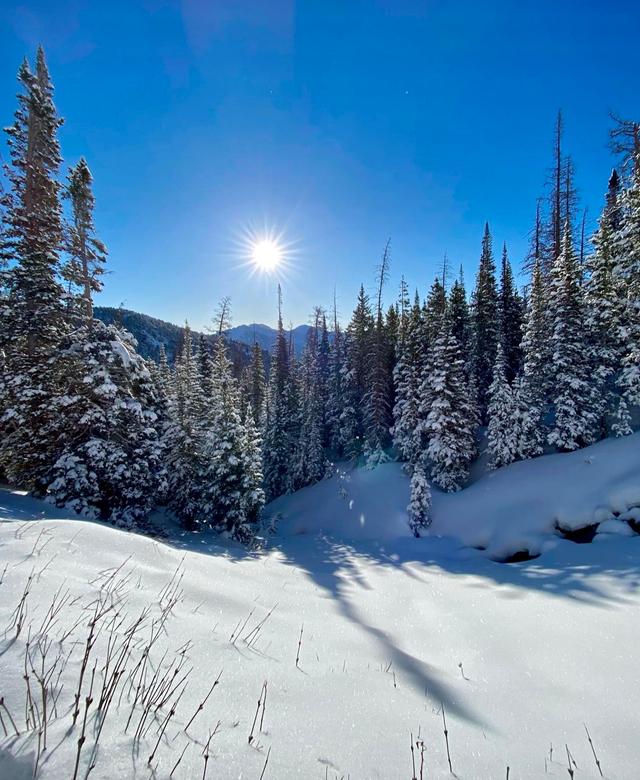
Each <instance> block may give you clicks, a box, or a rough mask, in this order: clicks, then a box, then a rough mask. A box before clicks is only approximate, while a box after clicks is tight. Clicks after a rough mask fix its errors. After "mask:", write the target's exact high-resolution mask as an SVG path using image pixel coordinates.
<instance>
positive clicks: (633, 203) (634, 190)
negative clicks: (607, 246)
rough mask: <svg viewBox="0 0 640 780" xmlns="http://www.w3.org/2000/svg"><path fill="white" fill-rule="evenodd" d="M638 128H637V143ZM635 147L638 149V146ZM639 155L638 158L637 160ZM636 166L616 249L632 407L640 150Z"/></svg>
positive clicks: (639, 294)
mask: <svg viewBox="0 0 640 780" xmlns="http://www.w3.org/2000/svg"><path fill="white" fill-rule="evenodd" d="M637 127H638V125H637V124H636V125H635V128H636V130H635V132H636V140H635V141H634V143H635V142H637V132H638V131H637ZM634 148H635V147H634ZM634 155H635V157H634ZM632 157H633V160H634V164H633V167H632V171H631V174H630V179H629V183H628V186H627V187H626V188H625V189H624V191H623V193H622V195H621V197H620V211H619V225H618V227H617V229H616V230H615V232H614V236H613V241H612V247H613V252H614V255H615V263H616V265H615V272H616V275H617V277H618V279H619V280H620V282H621V286H622V290H623V320H624V322H623V326H622V327H621V329H620V338H621V340H622V341H623V343H624V351H623V355H622V370H621V372H620V376H619V379H618V384H619V386H620V387H621V388H622V391H623V393H624V395H625V400H626V403H627V404H628V405H638V404H640V151H639V150H638V149H635V151H634V152H632Z"/></svg>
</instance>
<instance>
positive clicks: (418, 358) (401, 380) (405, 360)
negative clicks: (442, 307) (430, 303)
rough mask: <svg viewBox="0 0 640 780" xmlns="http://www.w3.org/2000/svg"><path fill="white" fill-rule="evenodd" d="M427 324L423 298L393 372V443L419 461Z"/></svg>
mask: <svg viewBox="0 0 640 780" xmlns="http://www.w3.org/2000/svg"><path fill="white" fill-rule="evenodd" d="M422 336H423V323H422V311H421V308H420V298H419V297H418V294H417V293H416V298H415V302H414V305H413V308H412V310H411V313H410V315H409V316H408V318H407V324H406V326H405V337H404V344H403V347H402V349H401V352H400V355H399V358H398V362H397V364H396V366H395V369H394V372H393V380H394V384H395V404H394V407H393V419H394V424H393V430H392V434H393V443H394V446H395V448H396V449H397V450H398V452H399V453H400V455H401V457H402V458H403V459H404V460H406V461H408V462H409V463H410V464H416V463H417V462H418V460H419V457H420V456H421V454H422V447H421V443H420V439H419V436H418V434H417V432H418V423H419V409H420V384H421V379H422V366H423V359H424V350H423V341H422Z"/></svg>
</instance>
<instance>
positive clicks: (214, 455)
mask: <svg viewBox="0 0 640 780" xmlns="http://www.w3.org/2000/svg"><path fill="white" fill-rule="evenodd" d="M205 418H206V423H207V424H206V431H205V433H204V436H203V452H202V456H203V457H202V460H203V471H202V482H203V491H202V500H201V505H200V506H199V507H198V519H199V520H200V522H202V523H206V524H207V525H210V526H211V527H213V528H215V529H218V530H221V531H223V532H224V533H226V534H228V535H229V536H231V537H233V538H234V539H238V540H239V541H243V542H246V541H249V539H250V538H251V537H252V535H253V534H254V532H255V528H256V525H257V523H258V521H259V519H260V513H261V511H262V506H263V504H264V493H263V491H262V487H261V482H262V472H261V469H260V465H259V457H258V453H259V440H258V438H257V435H256V429H255V426H254V425H253V422H252V420H251V418H249V421H248V425H245V424H244V423H243V421H242V419H241V416H240V398H239V393H238V386H237V382H236V380H235V378H234V377H233V374H232V371H231V362H230V360H229V358H228V357H227V349H226V344H225V339H224V336H223V335H222V334H220V335H219V336H218V339H217V340H216V344H215V347H214V356H213V385H212V397H211V402H210V405H209V408H208V409H207V412H206V415H205Z"/></svg>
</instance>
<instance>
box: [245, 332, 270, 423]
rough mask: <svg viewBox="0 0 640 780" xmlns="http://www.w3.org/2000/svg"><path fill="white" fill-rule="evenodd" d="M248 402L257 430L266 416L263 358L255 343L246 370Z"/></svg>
mask: <svg viewBox="0 0 640 780" xmlns="http://www.w3.org/2000/svg"><path fill="white" fill-rule="evenodd" d="M248 375H249V382H248V400H249V409H250V411H251V417H252V419H253V424H254V426H255V428H256V429H257V430H260V429H261V428H262V426H263V425H264V416H265V414H266V408H265V402H266V392H267V386H266V379H265V374H264V357H263V355H262V349H261V348H260V346H259V345H258V344H257V343H254V345H253V348H252V350H251V363H250V364H249V369H248Z"/></svg>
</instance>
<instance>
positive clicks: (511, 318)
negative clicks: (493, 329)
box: [498, 244, 523, 382]
mask: <svg viewBox="0 0 640 780" xmlns="http://www.w3.org/2000/svg"><path fill="white" fill-rule="evenodd" d="M522 318H523V304H522V298H521V297H520V295H519V293H518V290H517V289H516V286H515V282H514V279H513V272H512V271H511V263H510V262H509V256H508V255H507V245H506V244H505V245H504V247H503V249H502V273H501V275H500V293H499V298H498V324H499V327H500V336H499V340H500V343H501V344H502V349H503V353H504V359H505V371H506V378H507V381H508V382H513V380H514V379H515V377H516V376H517V374H518V373H520V369H521V367H522V349H521V346H520V345H521V341H522Z"/></svg>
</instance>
